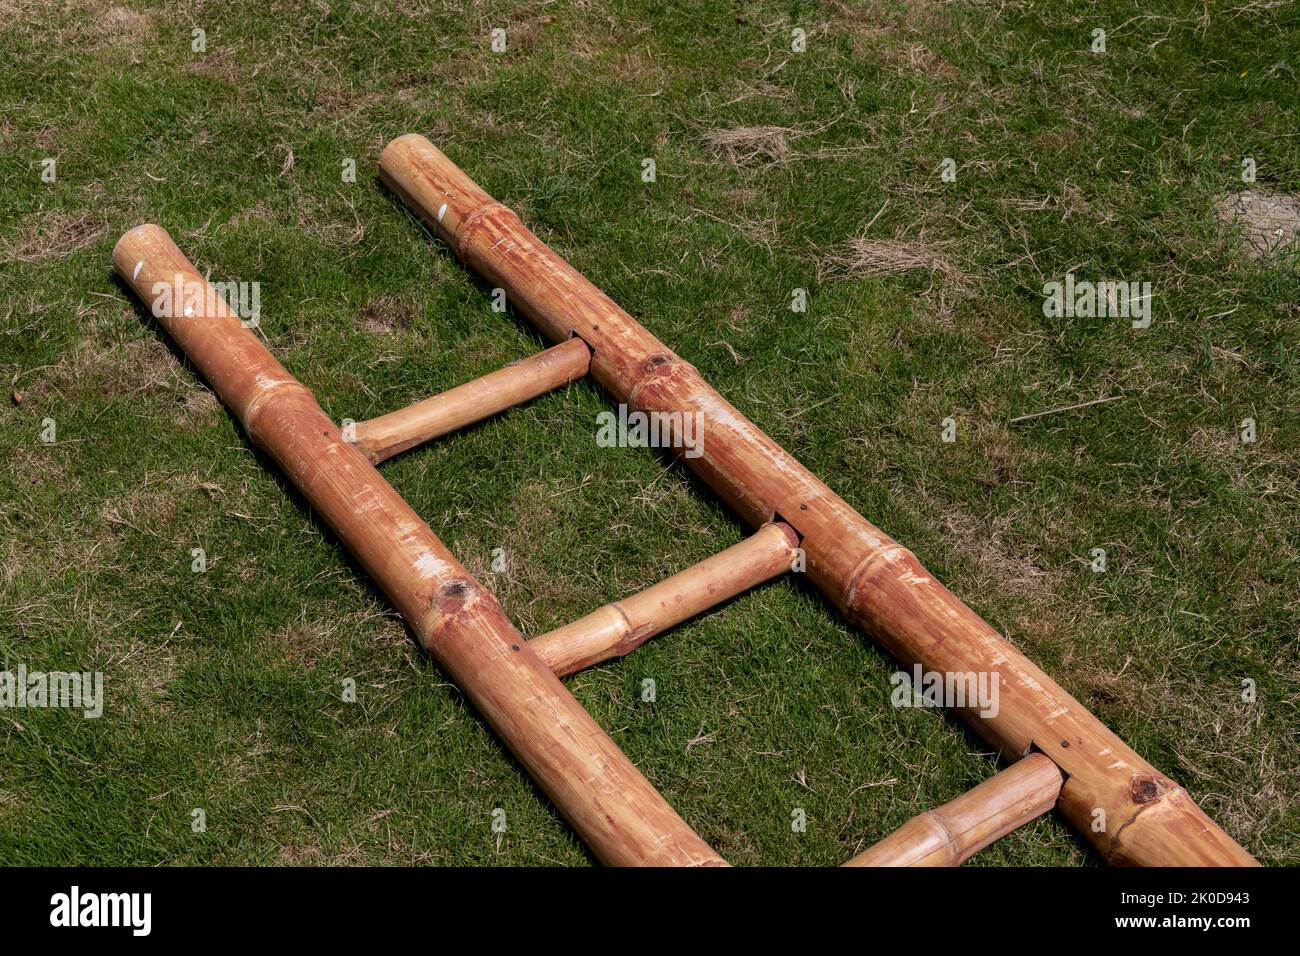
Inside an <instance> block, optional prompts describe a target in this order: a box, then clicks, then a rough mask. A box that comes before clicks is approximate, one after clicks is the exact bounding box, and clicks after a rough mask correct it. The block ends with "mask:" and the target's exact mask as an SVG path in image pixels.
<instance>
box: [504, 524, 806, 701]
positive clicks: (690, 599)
mask: <svg viewBox="0 0 1300 956" xmlns="http://www.w3.org/2000/svg"><path fill="white" fill-rule="evenodd" d="M798 545H799V538H798V536H797V535H795V533H794V529H792V528H791V527H790V526H789V525H787V524H782V523H779V522H778V523H774V524H769V525H764V526H763V527H762V528H759V529H758V531H756V532H754V534H752V535H751V536H750V537H748V538H746V539H745V540H744V541H741V542H740V543H739V544H734V545H732V546H731V547H730V548H727V549H726V550H725V551H719V552H718V553H717V554H715V555H713V556H712V557H709V558H705V559H704V560H703V561H701V562H700V563H699V564H696V565H694V566H692V567H689V568H687V569H686V570H685V571H681V572H679V573H677V574H674V575H673V576H672V577H669V578H665V579H664V580H662V581H660V582H659V583H658V584H655V585H652V586H651V587H648V588H646V589H645V590H644V591H638V592H637V593H636V594H632V595H630V596H628V597H625V598H623V599H622V600H621V601H615V602H614V603H612V604H606V605H605V606H604V607H602V608H598V609H597V610H595V611H592V612H591V613H590V614H587V615H585V616H584V617H580V618H578V620H576V621H574V622H572V623H571V624H566V625H564V626H563V627H559V628H556V629H555V630H553V631H550V632H548V633H546V634H542V635H540V636H538V637H535V638H533V639H532V640H531V641H529V644H530V645H531V647H532V648H533V650H534V651H535V652H536V653H537V655H538V656H539V657H541V659H542V661H543V662H545V663H546V665H547V666H549V667H550V668H551V670H553V671H555V673H557V674H559V675H560V676H564V675H566V674H572V673H574V672H575V671H580V670H582V669H583V668H585V667H590V666H592V665H593V664H598V663H600V662H601V661H606V660H609V659H610V658H612V657H622V656H624V655H625V654H628V653H631V652H632V651H634V650H635V649H636V648H638V647H640V646H641V645H642V644H644V643H645V642H646V641H648V640H650V638H652V637H654V636H655V635H656V634H659V633H661V632H662V631H664V630H666V629H668V628H670V627H672V626H673V625H674V624H680V623H681V622H682V621H685V620H686V619H687V618H691V617H694V616H695V615H696V614H699V613H701V612H703V611H706V610H708V609H709V608H711V607H714V606H715V605H717V604H721V603H722V602H723V601H726V600H729V599H731V598H733V597H735V596H736V595H737V594H740V593H741V592H742V591H747V590H749V589H750V588H752V587H754V586H755V585H756V584H761V583H762V582H764V581H767V580H770V579H771V578H774V577H776V576H777V575H780V574H785V573H786V572H788V571H789V570H790V566H791V563H792V562H793V561H794V559H795V549H796V548H797V547H798Z"/></svg>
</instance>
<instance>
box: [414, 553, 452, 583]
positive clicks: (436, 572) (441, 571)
mask: <svg viewBox="0 0 1300 956" xmlns="http://www.w3.org/2000/svg"><path fill="white" fill-rule="evenodd" d="M415 570H416V571H418V572H419V573H420V576H421V577H424V578H438V577H441V576H442V575H445V574H446V573H447V572H448V571H450V570H451V565H449V564H448V563H447V562H446V561H444V560H443V559H442V558H440V557H438V556H437V555H436V554H434V553H433V552H432V551H426V552H424V554H422V555H420V556H419V557H418V558H416V559H415Z"/></svg>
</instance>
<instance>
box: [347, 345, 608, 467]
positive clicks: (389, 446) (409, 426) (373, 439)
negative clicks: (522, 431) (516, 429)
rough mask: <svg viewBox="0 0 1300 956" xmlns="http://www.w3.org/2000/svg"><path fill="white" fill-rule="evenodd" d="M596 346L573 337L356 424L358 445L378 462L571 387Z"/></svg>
mask: <svg viewBox="0 0 1300 956" xmlns="http://www.w3.org/2000/svg"><path fill="white" fill-rule="evenodd" d="M590 365H591V350H590V349H589V348H587V345H586V343H585V342H583V341H582V339H569V340H568V341H566V342H561V343H560V344H559V345H553V346H551V347H550V348H549V349H546V350H545V351H543V352H538V353H537V354H536V355H530V356H529V357H528V358H526V359H521V360H520V361H518V362H514V363H513V364H511V365H507V366H506V367H505V368H502V369H498V370H497V371H495V372H491V373H489V374H487V375H484V376H483V377H482V378H476V379H474V380H473V381H472V382H466V383H465V384H464V385H457V386H456V387H455V388H451V389H448V390H447V391H445V392H441V393H439V394H437V395H433V396H431V397H429V398H426V399H424V400H423V401H420V402H416V403H415V404H414V405H408V406H407V407H406V408H399V409H398V410H397V411H394V412H389V413H388V414H387V415H380V416H379V417H378V418H372V419H370V420H369V421H364V422H358V423H357V424H356V446H357V447H358V448H360V449H361V451H362V452H363V453H365V455H366V457H367V458H369V459H370V460H371V461H372V462H374V463H376V464H378V463H379V462H381V461H384V460H385V459H387V458H391V457H392V456H393V455H396V454H398V453H400V452H404V451H406V450H407V449H409V448H414V447H415V446H416V445H420V444H423V443H424V442H426V441H430V440H432V439H434V438H438V437H439V436H441V435H446V434H448V433H449V432H453V431H456V429H458V428H464V427H465V426H466V425H472V424H473V423H474V422H477V421H482V420H483V419H485V418H488V417H490V416H492V415H495V414H497V413H498V412H503V411H505V410H506V409H507V408H512V407H514V406H515V405H519V404H522V403H523V402H526V401H529V400H530V399H533V398H536V397H537V396H539V395H544V394H546V393H547V392H550V391H553V390H554V389H557V388H559V387H560V386H562V385H568V384H569V383H570V382H572V381H574V380H575V379H579V378H582V377H583V376H584V375H586V374H587V369H588V368H589V367H590Z"/></svg>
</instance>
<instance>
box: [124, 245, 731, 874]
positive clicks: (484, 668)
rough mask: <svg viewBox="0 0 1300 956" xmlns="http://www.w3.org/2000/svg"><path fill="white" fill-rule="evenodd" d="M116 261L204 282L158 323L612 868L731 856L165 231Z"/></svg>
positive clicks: (143, 273)
mask: <svg viewBox="0 0 1300 956" xmlns="http://www.w3.org/2000/svg"><path fill="white" fill-rule="evenodd" d="M113 263H114V265H115V267H116V268H117V271H118V273H119V274H120V275H121V276H122V278H123V279H124V280H125V281H126V282H127V283H128V284H129V285H130V286H131V287H132V289H134V290H135V293H136V294H137V295H138V296H139V297H140V298H141V299H142V300H143V301H144V302H146V303H151V302H152V303H156V302H157V301H158V299H157V298H156V295H157V293H156V290H157V289H159V288H165V287H167V286H173V285H174V286H176V287H178V288H184V289H193V290H196V291H197V293H198V295H197V296H196V297H195V298H194V299H193V300H192V299H190V298H189V296H188V294H187V297H186V312H185V314H176V313H177V312H178V311H179V310H178V309H163V310H161V311H163V312H164V313H165V314H158V312H159V311H160V310H159V309H157V308H155V310H154V311H155V314H156V315H157V318H158V321H159V322H160V323H161V324H162V326H163V327H164V328H165V329H166V330H167V332H168V333H169V334H170V335H171V337H172V338H173V339H174V340H175V341H176V343H177V345H179V346H180V347H181V349H182V350H183V351H184V352H185V354H186V355H187V356H189V358H190V360H191V361H192V362H193V363H194V364H195V365H196V366H197V367H198V369H199V371H200V372H202V373H203V375H204V376H205V377H206V378H207V380H208V381H209V382H210V383H211V384H212V386H213V388H214V389H215V390H216V392H217V394H218V395H220V396H221V398H222V400H223V401H225V403H226V404H227V405H228V406H229V407H230V409H231V411H233V412H234V413H235V415H236V416H237V417H238V418H239V420H240V422H242V423H243V425H244V428H245V429H246V430H247V431H248V434H249V437H250V438H251V439H252V441H253V443H254V444H256V445H257V446H258V447H260V448H262V449H263V450H265V451H266V452H267V454H269V455H270V456H271V457H272V458H273V459H274V460H275V461H276V463H277V464H278V465H279V466H280V467H281V469H283V471H284V472H285V474H286V475H288V477H289V478H290V479H291V480H292V481H293V483H294V484H295V485H296V486H297V487H298V489H299V490H300V491H301V492H302V494H303V495H304V497H306V499H307V500H308V501H309V502H310V503H311V506H312V508H313V510H315V511H316V512H317V513H319V514H320V515H321V516H322V517H323V518H324V519H325V521H326V523H328V524H329V526H330V527H331V528H333V529H334V532H335V534H337V535H338V537H339V538H340V539H341V540H342V541H343V543H344V544H345V545H346V546H347V548H348V550H350V551H351V552H352V554H353V555H355V556H356V558H357V560H358V561H359V562H360V563H361V565H362V567H364V568H365V569H366V571H367V572H369V574H370V575H371V576H372V577H373V578H374V579H375V581H376V582H378V584H379V585H380V587H382V588H383V590H384V592H385V593H386V594H387V595H388V598H389V600H391V601H392V602H393V604H394V605H395V606H396V607H397V609H398V610H399V611H401V613H402V616H403V617H404V618H405V619H406V622H407V624H408V625H410V627H411V630H412V631H413V632H414V634H415V635H416V637H417V638H418V640H419V641H420V643H421V645H422V646H423V647H424V648H425V649H426V650H428V652H429V653H430V655H431V656H432V657H433V658H434V659H435V660H436V661H437V662H438V664H439V665H440V666H441V667H442V668H443V669H444V670H445V671H446V673H447V674H448V675H449V676H450V677H451V679H452V680H453V681H454V682H455V683H456V686H457V687H459V688H460V689H461V691H462V692H464V694H465V696H466V697H467V698H468V699H469V700H470V701H471V702H472V703H473V704H474V706H475V707H476V708H478V711H479V713H481V714H482V715H483V716H484V718H485V719H486V720H487V722H488V723H489V724H490V725H491V726H492V727H493V729H494V730H495V731H496V732H497V734H498V735H499V736H500V737H501V739H502V740H503V741H505V743H506V745H507V746H508V747H509V748H510V750H511V751H512V752H513V753H514V755H515V756H516V757H517V758H518V759H519V762H520V763H522V764H523V765H524V767H525V768H526V769H527V770H528V772H529V773H530V774H531V775H532V777H533V779H534V780H535V781H537V783H538V784H539V785H540V786H541V788H542V789H543V790H544V791H545V792H546V793H547V794H548V795H549V796H550V798H551V800H552V801H553V802H554V803H555V805H556V806H557V807H558V808H559V810H560V812H561V813H563V814H564V816H565V817H567V818H568V820H569V822H570V823H571V824H572V825H573V828H574V829H575V830H576V831H577V832H578V834H579V835H580V836H581V837H582V838H583V840H585V841H586V843H587V845H588V846H590V847H591V849H592V850H593V851H594V852H595V854H596V856H597V857H598V858H599V859H601V860H602V861H603V862H605V863H609V864H624V865H632V864H650V865H717V864H722V863H723V861H722V859H721V857H719V856H718V855H717V854H716V853H715V852H713V850H711V849H710V848H709V847H708V845H707V844H705V843H704V841H703V840H701V839H700V838H699V837H698V836H697V835H696V834H695V833H694V831H692V830H691V828H690V827H689V826H687V825H686V823H685V822H683V821H682V819H681V818H680V817H679V816H678V815H677V814H676V813H675V812H674V811H673V809H672V807H670V806H669V805H668V804H667V803H666V802H665V801H664V799H663V797H661V796H660V795H659V794H658V793H657V792H656V791H655V789H654V787H652V786H651V785H650V783H649V781H647V780H646V779H645V777H643V776H642V775H641V773H640V771H638V770H637V768H636V767H635V766H634V765H633V764H632V762H631V761H629V760H628V759H627V757H626V756H624V754H623V753H622V751H620V750H619V749H618V747H617V746H616V745H615V743H614V742H613V741H612V740H611V739H610V738H609V736H608V735H607V734H606V733H605V732H604V731H603V730H601V729H600V727H599V726H598V725H597V724H596V722H595V721H594V720H593V719H592V718H591V716H590V715H589V714H588V713H587V712H586V710H584V709H583V708H582V705H580V704H579V703H578V702H577V701H576V700H574V699H573V697H572V695H570V694H569V692H568V691H567V690H566V689H565V687H564V685H563V684H562V683H560V680H559V678H558V677H556V676H555V675H554V674H553V673H551V671H550V669H549V668H548V667H546V665H545V664H543V663H542V662H541V660H540V659H539V658H538V657H537V655H536V654H534V653H533V652H532V650H531V649H530V648H529V647H528V642H527V641H526V640H524V638H523V637H522V635H520V633H519V632H518V631H517V630H516V629H515V628H514V626H513V625H512V624H511V623H510V622H509V621H508V620H507V619H506V616H505V614H504V613H502V611H501V607H500V605H499V604H498V603H497V601H496V599H495V598H494V597H493V596H492V594H491V593H490V592H488V591H486V590H485V589H484V588H483V587H482V586H481V585H480V584H479V583H478V582H477V581H475V580H474V578H473V577H472V576H471V575H470V573H469V572H468V571H466V570H465V568H464V567H462V566H461V565H460V563H459V562H457V560H456V559H455V558H454V557H453V556H452V555H451V552H449V551H448V550H447V549H446V547H444V545H443V543H442V542H441V541H439V540H438V538H437V536H436V535H435V534H434V533H433V532H432V531H431V530H429V527H428V525H426V524H425V523H424V522H423V521H421V520H420V517H419V515H417V514H416V513H415V512H414V511H413V510H411V507H410V506H409V505H408V504H407V503H406V502H405V501H404V500H403V499H402V497H401V496H400V495H399V494H398V493H397V492H396V491H394V490H393V489H392V487H390V486H389V485H388V483H387V482H386V481H384V479H383V477H382V476H381V475H380V474H379V472H378V471H376V470H375V467H374V466H373V465H372V464H371V463H370V462H369V461H367V460H366V457H365V456H364V455H363V454H362V453H361V452H360V451H359V450H358V449H357V448H356V447H355V446H353V445H352V444H351V443H350V442H346V441H344V440H343V438H342V434H341V432H340V430H339V429H338V428H337V427H336V426H335V425H334V423H333V422H331V421H330V420H329V418H328V417H326V415H325V413H324V412H322V411H321V409H320V406H319V405H317V404H316V399H315V398H314V397H313V395H312V393H311V392H310V391H309V390H308V389H307V388H306V387H305V386H303V385H302V384H301V383H300V382H298V380H297V379H295V378H294V377H293V376H292V375H290V374H289V373H288V372H287V371H285V369H284V367H283V366H282V365H280V363H279V362H277V361H276V360H275V359H274V358H273V357H272V356H271V353H270V352H268V351H267V350H266V348H265V347H264V346H263V345H262V343H261V342H260V341H259V340H258V338H257V337H256V336H255V335H254V334H253V333H252V332H251V331H250V330H248V329H246V328H244V327H243V326H242V325H241V324H240V322H239V320H238V319H237V318H236V317H234V316H233V315H232V314H231V312H230V310H229V309H228V308H227V307H226V305H225V303H224V302H223V301H222V300H221V299H220V297H219V296H215V295H214V294H213V293H212V290H211V288H210V287H209V286H208V284H207V283H206V282H205V281H204V279H203V278H202V277H201V276H200V275H199V274H198V272H197V271H196V270H195V269H194V267H193V266H192V265H191V264H190V263H189V262H188V261H187V260H186V258H185V256H184V255H183V254H182V253H181V251H180V250H179V249H177V248H176V246H175V244H174V243H173V242H172V240H171V237H170V236H168V235H167V233H166V232H165V231H164V230H163V229H161V228H160V227H158V226H154V225H143V226H137V227H135V228H134V229H132V230H130V231H129V232H127V233H126V234H125V235H123V236H122V238H121V239H120V240H119V241H118V243H117V246H116V248H115V249H114V250H113Z"/></svg>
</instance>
